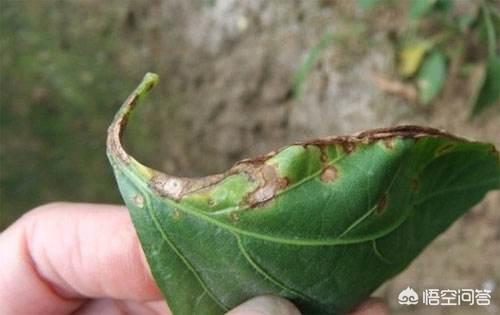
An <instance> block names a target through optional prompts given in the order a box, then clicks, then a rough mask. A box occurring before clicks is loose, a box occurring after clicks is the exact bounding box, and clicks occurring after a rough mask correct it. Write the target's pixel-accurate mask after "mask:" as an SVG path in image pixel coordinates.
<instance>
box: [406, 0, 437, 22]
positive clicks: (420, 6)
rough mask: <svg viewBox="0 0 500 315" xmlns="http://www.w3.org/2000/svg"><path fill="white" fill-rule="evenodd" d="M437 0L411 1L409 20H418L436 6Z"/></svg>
mask: <svg viewBox="0 0 500 315" xmlns="http://www.w3.org/2000/svg"><path fill="white" fill-rule="evenodd" d="M436 1H437V0H411V1H410V8H409V12H408V14H409V16H410V18H411V19H415V20H416V19H419V18H421V17H422V16H424V15H425V14H426V13H428V12H429V11H430V10H431V9H432V8H433V7H434V5H435V4H436Z"/></svg>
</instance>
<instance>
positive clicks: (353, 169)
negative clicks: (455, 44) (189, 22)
mask: <svg viewBox="0 0 500 315" xmlns="http://www.w3.org/2000/svg"><path fill="white" fill-rule="evenodd" d="M156 81H157V77H156V75H153V74H147V75H146V77H145V79H144V81H143V83H142V84H141V85H140V86H139V87H138V88H137V90H136V91H135V92H134V93H133V94H132V95H131V96H130V97H129V98H128V99H127V101H126V102H125V103H124V105H123V106H122V108H121V109H120V110H119V111H118V113H117V115H116V116H115V119H114V121H113V123H112V125H111V126H110V128H109V131H108V142H107V153H108V157H109V160H110V162H111V164H112V166H113V169H114V172H115V175H116V178H117V182H118V185H119V188H120V191H121V193H122V195H123V198H124V200H125V203H126V204H127V206H128V208H129V210H130V213H131V216H132V219H133V222H134V225H135V227H136V229H137V232H138V235H139V238H140V241H141V244H142V247H143V250H144V252H145V254H146V257H147V260H148V262H149V264H150V266H151V270H152V272H153V275H154V277H155V279H156V281H157V282H158V285H159V287H160V288H161V290H162V291H163V293H164V295H165V298H166V300H167V302H168V305H169V306H170V308H171V310H172V311H173V313H174V314H175V315H184V314H186V315H192V314H203V315H217V314H222V313H224V312H225V311H227V310H228V309H230V308H232V307H234V306H236V305H238V304H239V303H242V302H243V301H245V300H247V299H249V298H251V297H254V296H256V295H261V294H276V295H280V296H283V297H285V298H288V299H290V300H292V301H293V302H294V303H296V304H297V305H298V306H299V308H300V309H301V311H302V312H303V313H304V314H344V313H345V312H346V311H348V310H349V309H351V308H352V307H353V306H355V305H356V304H358V303H359V302H361V301H362V300H364V299H365V298H367V297H368V296H369V295H370V294H371V292H373V290H375V289H376V288H377V287H378V286H380V285H381V284H382V283H383V282H384V281H386V280H387V279H389V278H391V277H393V276H394V275H396V274H398V273H399V272H400V271H402V270H403V269H404V268H406V266H407V265H408V264H409V263H410V262H411V261H412V260H413V259H414V258H415V257H416V256H417V255H418V254H419V253H420V252H421V251H422V250H423V248H424V247H425V246H426V245H427V244H429V242H431V241H432V240H433V239H434V238H435V237H436V236H437V235H438V234H440V233H441V232H443V231H444V230H446V228H447V227H448V226H450V225H451V224H452V223H453V221H455V220H456V219H457V218H458V217H460V216H461V215H462V214H463V213H464V212H465V211H467V210H468V209H469V208H470V207H472V206H473V205H474V204H476V203H477V202H479V201H480V200H481V199H482V198H483V197H484V195H485V194H486V192H487V191H489V190H492V189H498V188H499V186H500V182H499V181H500V166H499V157H498V152H497V151H496V149H495V148H494V147H493V146H492V145H490V144H484V143H479V142H472V141H468V140H465V139H462V138H458V137H455V136H452V135H450V134H447V133H444V132H442V131H438V130H435V129H430V128H423V127H416V126H402V127H395V128H388V129H377V130H371V131H365V132H362V133H359V134H356V135H353V136H340V137H329V138H324V139H319V140H314V141H309V142H304V143H297V144H293V145H290V146H288V147H286V148H283V149H281V150H278V151H276V152H272V153H270V154H268V155H265V156H262V157H258V158H255V159H248V160H243V161H240V162H238V163H237V164H236V165H235V166H233V167H232V168H231V169H230V170H228V171H227V172H225V173H223V174H219V175H212V176H208V177H203V178H181V177H175V176H170V175H166V174H163V173H161V172H159V171H156V170H153V169H151V168H148V167H146V166H144V165H142V164H140V163H139V162H137V161H136V160H135V159H134V158H133V157H131V156H129V155H128V154H127V153H126V152H125V151H124V149H123V148H122V146H121V144H120V136H121V133H122V128H123V127H124V126H125V124H126V121H127V117H128V115H129V113H130V111H131V110H132V109H133V107H134V106H135V105H136V104H137V102H138V101H139V99H140V98H141V97H142V96H143V95H144V94H145V93H146V92H147V91H148V90H149V89H150V88H151V87H152V86H153V85H154V84H155V82H156Z"/></svg>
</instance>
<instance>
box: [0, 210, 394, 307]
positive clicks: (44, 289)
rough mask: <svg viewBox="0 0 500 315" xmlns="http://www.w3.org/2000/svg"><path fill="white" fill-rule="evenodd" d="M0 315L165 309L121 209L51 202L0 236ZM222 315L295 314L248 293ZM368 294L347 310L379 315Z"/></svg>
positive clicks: (377, 303) (288, 304)
mask: <svg viewBox="0 0 500 315" xmlns="http://www.w3.org/2000/svg"><path fill="white" fill-rule="evenodd" d="M0 301H1V303H0V314H4V315H10V314H25V315H30V314H55V315H56V314H78V315H82V314H170V311H169V309H168V306H167V305H166V303H165V302H164V301H163V299H162V296H161V293H160V291H159V289H158V287H157V286H156V284H155V282H154V280H153V278H152V276H151V273H150V271H149V267H148V264H147V262H146V260H145V258H144V255H143V253H142V249H141V246H140V244H139V241H138V238H137V236H136V233H135V230H134V228H133V226H132V223H131V220H130V217H129V215H128V212H127V209H126V208H125V207H123V206H113V205H98V204H82V203H51V204H48V205H44V206H41V207H38V208H36V209H34V210H32V211H30V212H28V213H27V214H25V215H24V216H23V217H21V218H20V219H19V220H18V221H17V222H15V223H14V224H13V225H12V226H10V227H9V228H7V229H6V230H5V231H3V232H2V233H1V234H0ZM227 314H228V315H285V314H287V315H288V314H290V315H300V312H299V310H298V309H297V308H296V307H295V306H294V305H293V304H292V303H291V302H289V301H287V300H285V299H283V298H280V297H275V296H260V297H256V298H253V299H251V300H249V301H247V302H245V303H243V304H241V305H239V306H238V307H236V308H235V309H233V310H231V311H229V312H228V313H227ZM386 314H388V310H387V307H386V306H385V305H384V304H383V303H382V302H381V301H379V300H377V299H369V300H368V301H366V302H365V303H363V304H362V305H360V306H359V307H358V308H356V309H355V310H354V311H353V312H352V313H351V315H386Z"/></svg>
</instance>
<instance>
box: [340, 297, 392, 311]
mask: <svg viewBox="0 0 500 315" xmlns="http://www.w3.org/2000/svg"><path fill="white" fill-rule="evenodd" d="M349 315H389V309H388V308H387V305H386V304H385V303H384V302H383V301H382V300H381V299H379V298H369V299H368V300H366V301H365V302H363V303H362V304H360V305H359V306H358V307H356V308H355V309H354V310H353V311H352V312H351V313H349Z"/></svg>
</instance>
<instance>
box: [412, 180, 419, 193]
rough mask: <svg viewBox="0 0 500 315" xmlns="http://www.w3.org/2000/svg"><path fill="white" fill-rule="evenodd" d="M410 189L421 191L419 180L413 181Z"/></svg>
mask: <svg viewBox="0 0 500 315" xmlns="http://www.w3.org/2000/svg"><path fill="white" fill-rule="evenodd" d="M410 188H411V190H412V191H414V192H417V191H418V190H419V189H420V186H419V182H418V179H417V178H413V179H412V180H411V185H410Z"/></svg>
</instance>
